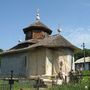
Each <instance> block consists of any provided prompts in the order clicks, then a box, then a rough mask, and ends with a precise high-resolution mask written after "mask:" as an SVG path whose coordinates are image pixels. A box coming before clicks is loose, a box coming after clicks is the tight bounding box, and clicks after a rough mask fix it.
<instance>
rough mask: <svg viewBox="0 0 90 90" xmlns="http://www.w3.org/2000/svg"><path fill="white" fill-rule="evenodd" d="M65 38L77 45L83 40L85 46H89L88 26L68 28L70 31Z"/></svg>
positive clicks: (89, 29)
mask: <svg viewBox="0 0 90 90" xmlns="http://www.w3.org/2000/svg"><path fill="white" fill-rule="evenodd" d="M66 38H67V39H68V40H69V41H71V42H72V43H73V44H75V45H76V46H78V47H81V44H82V43H83V42H84V43H85V44H86V48H90V28H77V29H75V30H70V33H69V35H68V36H66Z"/></svg>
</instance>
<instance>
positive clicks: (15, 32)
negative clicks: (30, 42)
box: [0, 0, 90, 50]
mask: <svg viewBox="0 0 90 90" xmlns="http://www.w3.org/2000/svg"><path fill="white" fill-rule="evenodd" d="M38 8H39V9H40V18H41V22H43V23H44V24H46V25H47V26H48V27H49V28H51V29H52V31H53V33H52V34H57V33H58V32H57V28H58V26H59V27H60V28H61V29H62V32H61V35H63V36H64V37H65V38H66V39H68V40H69V41H70V42H71V43H73V44H74V45H76V46H78V47H80V48H82V47H81V44H82V43H83V42H84V43H85V44H86V48H90V0H0V48H2V49H4V50H6V49H9V48H11V47H13V46H14V45H16V44H17V43H18V40H22V41H24V33H23V30H22V29H23V28H25V27H27V26H29V25H30V24H31V23H33V22H34V21H35V19H36V10H37V9H38Z"/></svg>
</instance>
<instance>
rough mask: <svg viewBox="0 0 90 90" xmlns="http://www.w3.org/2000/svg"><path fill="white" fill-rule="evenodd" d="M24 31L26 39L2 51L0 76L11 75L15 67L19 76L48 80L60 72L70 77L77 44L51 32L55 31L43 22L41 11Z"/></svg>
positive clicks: (16, 75)
mask: <svg viewBox="0 0 90 90" xmlns="http://www.w3.org/2000/svg"><path fill="white" fill-rule="evenodd" d="M23 32H24V34H25V41H23V42H19V43H18V44H17V45H16V46H14V47H12V48H10V49H9V50H7V51H5V52H2V53H0V56H1V57H2V60H1V75H0V76H1V77H9V76H10V72H11V70H13V72H14V77H17V78H21V77H22V78H27V79H32V78H35V77H37V76H40V77H41V78H42V79H43V80H45V79H51V78H50V77H52V76H57V75H58V74H59V73H60V72H62V74H63V76H64V77H65V76H67V77H68V73H69V71H70V70H71V69H73V68H74V58H73V53H74V50H75V48H76V47H75V46H74V45H72V44H71V43H70V42H69V41H68V40H66V39H65V38H64V37H63V36H62V35H60V34H57V35H51V33H52V30H51V29H50V28H48V27H47V26H46V25H44V24H43V23H42V22H41V21H40V18H39V14H37V17H36V21H35V22H34V23H32V24H31V25H30V26H28V27H26V28H24V29H23Z"/></svg>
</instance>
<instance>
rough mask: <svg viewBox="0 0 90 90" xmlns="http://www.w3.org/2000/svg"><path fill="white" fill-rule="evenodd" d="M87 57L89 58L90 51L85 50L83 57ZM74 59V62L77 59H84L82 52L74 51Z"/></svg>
mask: <svg viewBox="0 0 90 90" xmlns="http://www.w3.org/2000/svg"><path fill="white" fill-rule="evenodd" d="M88 56H90V49H85V57H88ZM74 57H75V61H76V60H77V59H80V58H82V57H84V53H83V50H77V51H75V53H74Z"/></svg>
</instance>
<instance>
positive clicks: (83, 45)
mask: <svg viewBox="0 0 90 90" xmlns="http://www.w3.org/2000/svg"><path fill="white" fill-rule="evenodd" d="M82 47H83V55H84V64H83V67H84V70H86V68H85V43H83V44H82Z"/></svg>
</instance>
